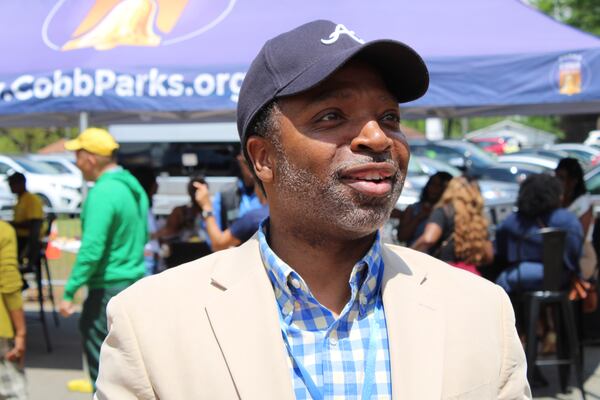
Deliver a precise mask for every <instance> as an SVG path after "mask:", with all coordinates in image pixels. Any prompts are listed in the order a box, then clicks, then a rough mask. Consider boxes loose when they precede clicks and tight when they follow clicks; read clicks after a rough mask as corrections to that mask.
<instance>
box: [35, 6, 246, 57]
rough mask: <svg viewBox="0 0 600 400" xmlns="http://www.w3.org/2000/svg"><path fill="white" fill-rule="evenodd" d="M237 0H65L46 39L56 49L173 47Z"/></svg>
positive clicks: (49, 22)
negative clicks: (172, 45)
mask: <svg viewBox="0 0 600 400" xmlns="http://www.w3.org/2000/svg"><path fill="white" fill-rule="evenodd" d="M235 2H236V0H59V1H58V2H57V3H56V4H55V6H54V7H53V8H52V10H51V11H50V13H49V14H48V16H47V17H46V19H45V21H44V24H43V26H42V38H43V40H44V42H45V43H46V45H47V46H48V47H50V48H51V49H53V50H58V51H73V50H79V49H85V48H92V49H95V50H110V49H113V48H115V47H118V46H145V47H155V46H168V45H171V44H175V43H179V42H183V41H186V40H189V39H192V38H194V37H197V36H199V35H201V34H203V33H204V32H206V31H208V30H210V29H212V28H213V27H215V26H216V25H217V24H219V23H220V22H221V21H222V20H223V19H225V18H226V17H227V15H229V13H230V12H231V10H232V9H233V7H234V5H235Z"/></svg>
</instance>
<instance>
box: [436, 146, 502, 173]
mask: <svg viewBox="0 0 600 400" xmlns="http://www.w3.org/2000/svg"><path fill="white" fill-rule="evenodd" d="M443 145H447V146H448V147H452V148H454V149H461V150H463V151H464V152H465V156H466V157H467V158H469V159H470V160H471V162H472V163H473V165H474V166H476V167H480V168H485V167H491V166H494V165H496V160H495V159H494V157H492V156H491V155H490V154H488V153H487V152H485V151H484V150H482V149H480V148H479V147H477V146H476V145H474V144H473V143H469V142H446V143H443Z"/></svg>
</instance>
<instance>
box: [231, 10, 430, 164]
mask: <svg viewBox="0 0 600 400" xmlns="http://www.w3.org/2000/svg"><path fill="white" fill-rule="evenodd" d="M353 58H360V59H361V60H364V61H365V62H367V63H368V64H370V65H373V66H374V67H375V68H377V69H378V70H379V71H380V72H381V75H382V77H383V79H384V81H385V83H386V85H387V87H388V89H389V90H390V91H391V92H392V94H393V95H394V96H396V99H397V100H398V102H399V103H405V102H408V101H412V100H416V99H418V98H419V97H421V96H423V95H424V94H425V92H426V91H427V88H428V86H429V72H428V71H427V67H426V66H425V62H423V59H422V58H421V57H420V56H419V55H418V54H417V52H416V51H414V50H413V49H411V48H410V47H408V46H407V45H405V44H404V43H402V42H398V41H395V40H375V41H372V42H368V43H365V42H364V41H363V40H362V39H360V37H359V36H357V34H356V33H354V32H353V31H352V30H350V29H349V28H346V27H345V26H344V25H342V24H336V23H334V22H331V21H326V20H318V21H313V22H309V23H307V24H304V25H301V26H299V27H298V28H296V29H293V30H291V31H289V32H286V33H283V34H281V35H279V36H276V37H274V38H273V39H271V40H269V41H267V42H266V43H265V45H264V46H263V47H262V49H261V50H260V52H259V53H258V55H257V56H256V58H255V59H254V61H253V62H252V65H250V69H249V70H248V72H247V74H246V77H245V78H244V82H243V83H242V88H241V90H240V94H239V99H238V109H237V126H238V133H239V135H240V141H241V142H242V145H244V144H245V143H246V139H247V137H248V136H249V135H250V134H251V132H248V130H249V129H251V127H252V123H253V121H254V119H255V117H256V115H257V114H258V113H259V112H260V110H261V109H262V108H263V107H265V106H266V105H267V104H269V103H270V102H271V101H273V100H275V99H276V98H279V97H285V96H291V95H295V94H298V93H301V92H304V91H306V90H308V89H311V88H313V87H315V86H317V85H318V84H319V83H321V82H323V81H324V80H325V79H327V78H328V77H329V76H331V75H332V74H333V73H334V72H336V71H337V70H338V69H339V68H341V67H342V66H344V64H346V63H347V62H348V61H349V60H350V59H353ZM244 152H245V149H244Z"/></svg>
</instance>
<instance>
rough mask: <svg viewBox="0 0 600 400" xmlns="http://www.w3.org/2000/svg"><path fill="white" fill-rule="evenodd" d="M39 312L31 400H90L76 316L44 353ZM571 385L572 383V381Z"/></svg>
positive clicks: (597, 386) (598, 372) (542, 395)
mask: <svg viewBox="0 0 600 400" xmlns="http://www.w3.org/2000/svg"><path fill="white" fill-rule="evenodd" d="M38 315H39V314H38V313H37V312H35V311H33V310H32V311H29V312H28V313H27V320H28V328H29V340H28V349H27V363H26V366H27V369H26V371H27V378H28V383H29V394H30V399H31V400H83V399H86V400H89V399H90V397H91V396H90V395H88V394H81V393H72V392H69V391H68V390H67V388H66V383H67V381H69V380H71V379H78V378H81V377H83V376H84V373H83V370H82V360H81V349H80V344H79V333H78V331H77V319H78V317H79V316H78V315H74V316H73V317H71V318H69V319H64V318H60V325H59V326H58V327H56V326H54V323H53V322H52V316H51V314H47V319H48V321H49V327H50V335H51V341H52V345H53V352H52V353H48V352H47V351H46V345H45V342H44V339H43V335H42V329H41V324H40V322H39V320H38ZM585 355H586V360H585V379H586V383H585V390H586V398H587V399H588V400H600V347H586V350H585ZM542 372H543V374H544V375H545V377H546V378H547V380H548V381H549V382H550V385H549V386H548V387H546V388H543V389H536V390H535V391H534V395H535V398H536V399H540V400H551V399H561V400H579V399H581V395H580V393H579V391H578V390H574V391H573V392H572V393H569V394H560V393H558V391H559V385H558V377H557V373H556V367H544V368H543V369H542ZM572 383H574V382H572Z"/></svg>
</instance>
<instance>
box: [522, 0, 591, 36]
mask: <svg viewBox="0 0 600 400" xmlns="http://www.w3.org/2000/svg"><path fill="white" fill-rule="evenodd" d="M530 2H531V3H532V5H533V6H535V7H536V8H537V9H539V10H540V11H542V12H544V13H546V14H548V15H550V16H551V17H553V18H555V19H557V20H559V21H561V22H564V23H566V24H569V25H571V26H573V27H575V28H579V29H581V30H584V31H586V32H590V33H593V34H595V35H598V36H600V1H598V0H530Z"/></svg>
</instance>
